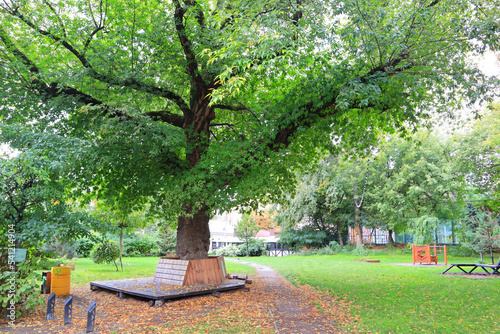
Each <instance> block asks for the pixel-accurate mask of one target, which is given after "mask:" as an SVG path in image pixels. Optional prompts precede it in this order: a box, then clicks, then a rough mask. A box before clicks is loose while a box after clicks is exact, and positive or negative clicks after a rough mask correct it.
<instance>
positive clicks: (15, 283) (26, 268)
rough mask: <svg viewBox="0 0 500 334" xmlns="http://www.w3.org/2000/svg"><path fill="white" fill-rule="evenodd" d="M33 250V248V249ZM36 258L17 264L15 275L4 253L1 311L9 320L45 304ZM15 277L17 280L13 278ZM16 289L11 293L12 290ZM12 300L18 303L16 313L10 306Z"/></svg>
mask: <svg viewBox="0 0 500 334" xmlns="http://www.w3.org/2000/svg"><path fill="white" fill-rule="evenodd" d="M32 251H33V250H32ZM36 262H37V261H36V259H35V258H33V257H31V258H29V257H27V259H26V260H25V261H23V262H21V263H18V264H17V272H16V273H15V274H14V275H13V274H12V272H11V271H10V268H9V266H8V262H7V253H5V254H2V256H1V259H0V311H1V312H0V313H1V314H2V316H4V315H5V314H7V316H8V317H7V318H8V320H9V321H13V320H15V319H17V318H19V317H20V316H21V315H22V314H23V313H25V312H31V311H32V310H35V309H36V307H37V306H38V305H41V304H43V299H41V298H39V296H40V285H39V281H41V274H39V273H37V272H36V271H35V270H36V266H37V263H36ZM13 277H15V280H14V279H12V278H13ZM11 290H13V291H16V293H15V294H14V293H11V292H10V291H11ZM11 300H13V301H14V303H15V305H16V309H15V314H11V313H10V312H11V311H10V310H8V307H9V306H10V303H11Z"/></svg>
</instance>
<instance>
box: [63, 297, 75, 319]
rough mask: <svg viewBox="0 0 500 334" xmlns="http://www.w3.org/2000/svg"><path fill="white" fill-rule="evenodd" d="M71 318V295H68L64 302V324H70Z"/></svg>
mask: <svg viewBox="0 0 500 334" xmlns="http://www.w3.org/2000/svg"><path fill="white" fill-rule="evenodd" d="M72 319H73V297H69V298H68V299H67V300H66V302H65V303H64V324H65V325H71V322H72Z"/></svg>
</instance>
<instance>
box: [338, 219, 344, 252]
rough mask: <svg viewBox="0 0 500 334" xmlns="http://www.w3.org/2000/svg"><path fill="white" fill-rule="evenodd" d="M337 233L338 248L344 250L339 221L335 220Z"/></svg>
mask: <svg viewBox="0 0 500 334" xmlns="http://www.w3.org/2000/svg"><path fill="white" fill-rule="evenodd" d="M337 233H338V234H339V244H340V247H342V248H344V240H342V231H341V226H340V221H338V220H337Z"/></svg>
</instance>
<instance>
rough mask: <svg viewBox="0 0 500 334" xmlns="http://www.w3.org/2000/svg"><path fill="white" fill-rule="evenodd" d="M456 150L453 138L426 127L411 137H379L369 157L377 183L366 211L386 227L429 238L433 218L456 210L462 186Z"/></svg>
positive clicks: (439, 218) (423, 239) (448, 215)
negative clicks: (376, 148) (373, 157)
mask: <svg viewBox="0 0 500 334" xmlns="http://www.w3.org/2000/svg"><path fill="white" fill-rule="evenodd" d="M456 150H457V148H456V146H455V145H454V143H453V141H451V140H449V139H446V138H437V137H435V136H432V135H430V133H429V132H427V131H421V132H419V133H416V134H415V135H413V138H412V140H404V139H401V138H390V139H389V140H387V141H385V142H383V143H382V144H381V146H380V147H379V153H378V157H377V159H376V160H375V162H374V163H375V165H374V168H375V170H376V171H377V172H376V173H377V176H376V178H377V179H378V180H379V181H378V186H377V187H374V188H370V190H369V192H370V194H369V196H370V197H371V198H374V200H373V201H372V202H370V204H369V206H370V207H369V208H368V210H369V211H370V212H371V214H372V215H375V216H376V217H377V218H378V219H379V220H380V221H381V222H382V223H383V224H384V225H385V226H387V228H388V229H389V230H396V231H397V232H402V231H404V230H406V229H407V228H409V227H410V228H412V229H413V232H414V234H415V235H416V236H417V238H420V239H419V240H420V242H419V243H429V242H431V241H432V240H433V232H434V230H435V228H436V226H437V224H438V223H439V222H442V221H446V220H453V219H459V218H460V217H461V215H462V207H463V203H464V198H465V195H466V187H465V182H464V174H463V172H462V171H461V170H460V168H458V167H457V161H456V158H455V155H456ZM390 242H393V240H390ZM415 242H417V241H415Z"/></svg>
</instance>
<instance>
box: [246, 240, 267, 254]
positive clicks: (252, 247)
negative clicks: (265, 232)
mask: <svg viewBox="0 0 500 334" xmlns="http://www.w3.org/2000/svg"><path fill="white" fill-rule="evenodd" d="M265 251H266V244H265V243H264V240H260V239H250V242H249V243H248V256H261V255H262V254H265Z"/></svg>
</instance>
